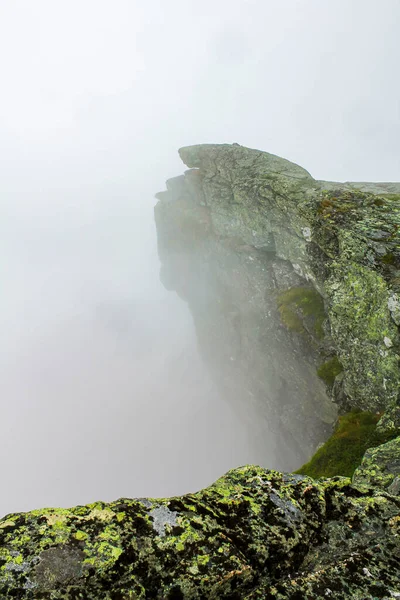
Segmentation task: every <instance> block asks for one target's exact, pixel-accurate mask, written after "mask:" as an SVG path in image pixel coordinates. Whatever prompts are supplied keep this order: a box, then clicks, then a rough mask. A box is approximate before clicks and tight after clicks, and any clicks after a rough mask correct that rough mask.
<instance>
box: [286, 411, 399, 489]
mask: <svg viewBox="0 0 400 600" xmlns="http://www.w3.org/2000/svg"><path fill="white" fill-rule="evenodd" d="M380 417H381V414H379V413H371V412H367V411H364V412H362V411H358V410H354V411H351V412H349V413H346V414H345V415H342V416H341V417H339V421H338V424H337V426H336V429H335V431H334V433H333V434H332V435H331V437H330V438H329V439H328V440H327V441H326V442H325V444H324V445H323V446H322V447H321V448H320V449H319V450H317V452H316V453H315V454H314V456H313V457H312V459H311V460H310V461H309V462H308V463H306V464H305V465H303V466H302V467H301V468H300V469H298V470H297V471H295V472H296V473H298V474H301V475H308V476H310V477H314V478H320V477H334V476H335V475H342V476H344V477H351V476H352V475H353V473H354V471H355V469H356V468H357V467H358V466H359V465H360V464H361V460H362V458H363V456H364V453H365V452H366V450H367V449H368V448H374V447H376V446H379V445H380V444H384V443H385V442H387V441H388V440H390V439H393V438H394V437H396V435H398V432H397V431H396V432H390V433H387V432H379V431H377V429H376V424H377V422H378V421H379V419H380Z"/></svg>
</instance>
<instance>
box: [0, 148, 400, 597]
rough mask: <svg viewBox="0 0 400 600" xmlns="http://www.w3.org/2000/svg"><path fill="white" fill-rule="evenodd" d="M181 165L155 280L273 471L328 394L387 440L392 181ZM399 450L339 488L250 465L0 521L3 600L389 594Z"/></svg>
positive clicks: (395, 241) (217, 156)
mask: <svg viewBox="0 0 400 600" xmlns="http://www.w3.org/2000/svg"><path fill="white" fill-rule="evenodd" d="M180 155H181V157H182V158H183V160H184V162H185V163H186V164H187V165H188V166H189V167H191V169H190V170H189V171H186V173H185V174H184V175H183V176H180V177H176V178H174V179H171V180H169V181H168V182H167V191H165V192H161V193H159V194H158V198H159V203H158V205H157V207H156V211H155V214H156V223H157V233H158V245H159V252H160V258H161V260H162V271H161V277H162V280H163V282H164V285H165V286H166V287H167V288H168V289H171V290H175V291H176V292H177V293H179V294H180V295H181V296H182V297H183V298H184V299H185V300H186V301H187V302H188V304H189V307H190V309H191V311H192V314H193V318H194V321H195V325H196V330H197V334H198V339H199V346H200V348H201V350H202V353H203V356H204V359H205V360H206V361H207V363H208V365H209V368H210V370H211V372H213V374H214V377H215V379H216V380H217V381H218V383H219V385H220V387H221V389H222V390H224V392H225V394H226V396H227V398H229V399H230V401H231V402H232V403H233V404H234V406H235V407H236V409H237V410H238V411H241V414H242V415H243V418H246V412H247V410H248V406H249V403H252V405H253V406H254V407H255V408H256V409H257V410H258V412H259V416H260V418H259V420H258V422H257V423H256V424H255V425H254V427H255V428H258V429H257V431H255V433H257V432H258V433H260V434H261V435H268V431H270V430H271V429H274V428H279V431H280V432H281V434H282V440H281V442H280V443H279V444H278V446H277V448H276V450H277V454H278V455H279V456H280V460H281V462H282V465H283V468H284V469H291V468H293V467H296V466H299V465H300V464H301V462H304V459H305V458H308V457H309V454H310V453H311V452H312V450H313V449H315V447H316V446H317V445H318V444H319V443H320V442H321V441H323V440H324V439H326V437H327V434H328V433H329V432H330V431H331V429H332V424H333V423H334V421H335V419H336V415H337V407H336V406H335V405H334V404H333V403H332V398H333V399H334V400H336V401H337V403H338V405H339V408H340V410H341V411H343V410H344V409H345V408H346V407H360V408H364V409H370V410H374V411H377V410H379V411H384V414H383V416H382V417H381V419H380V420H379V423H378V425H377V429H378V430H379V431H381V432H389V433H390V432H395V433H394V434H393V435H396V431H397V429H398V428H399V426H400V408H399V404H398V390H399V364H398V363H399V336H398V327H397V326H398V324H399V314H398V310H399V307H398V298H399V294H400V272H399V271H400V262H399V232H398V230H399V228H400V186H399V184H364V183H362V184H361V183H357V184H355V183H354V184H353V183H345V184H337V183H334V182H319V181H316V180H314V179H313V178H312V177H311V175H310V174H309V173H308V172H307V171H305V170H304V169H302V168H301V167H299V166H297V165H294V164H292V163H290V162H289V161H286V160H284V159H281V158H279V157H276V156H273V155H271V154H267V153H263V152H259V151H256V150H250V149H248V148H243V147H241V146H239V145H238V144H234V145H232V146H229V145H219V146H218V145H202V146H194V147H191V148H183V149H181V151H180ZM330 365H331V366H332V365H333V366H334V368H333V367H332V368H330ZM321 367H323V368H321ZM317 370H319V372H320V373H324V378H325V382H326V387H325V384H324V382H323V381H322V380H321V379H319V378H318V376H317ZM399 443H400V438H398V437H397V438H394V439H393V440H391V441H390V442H387V443H385V444H382V445H381V446H378V447H376V448H370V449H369V450H368V451H367V452H366V453H365V455H364V458H363V460H362V463H361V465H360V466H359V467H358V469H357V470H356V471H355V473H354V476H353V480H350V479H347V478H344V477H333V478H332V479H319V480H317V481H314V480H312V479H311V478H309V477H306V476H302V475H294V474H288V473H281V472H277V471H272V470H268V469H264V468H261V467H256V466H245V467H242V468H238V469H233V470H232V471H229V472H228V473H227V474H226V475H225V476H224V477H222V478H221V479H219V480H218V481H217V482H216V483H215V484H214V485H212V486H210V487H208V488H206V489H204V490H202V491H200V492H198V493H195V494H187V495H185V496H182V497H176V498H169V499H152V498H150V499H146V498H139V499H125V498H122V499H119V500H117V501H115V502H111V503H109V504H106V503H103V502H98V503H94V504H90V505H87V506H77V507H74V508H71V509H56V508H49V509H43V510H35V511H32V512H28V513H18V514H10V515H7V516H6V517H5V518H4V519H1V520H0V598H4V599H5V600H7V599H10V600H11V599H19V600H100V599H102V600H144V599H151V598H154V599H158V600H186V599H187V600H189V599H191V600H196V599H199V600H203V599H210V600H212V599H218V598H227V599H231V600H258V599H260V600H261V599H263V600H264V599H267V598H268V599H269V598H271V599H276V600H285V599H292V600H313V599H315V598H332V599H338V600H339V599H341V600H347V599H349V598H352V599H355V600H375V599H377V598H379V599H384V600H385V599H386V600H388V599H391V598H399V597H400V498H399V492H400V462H399V461H400V459H399V456H400V446H399ZM296 461H297V464H295V463H296Z"/></svg>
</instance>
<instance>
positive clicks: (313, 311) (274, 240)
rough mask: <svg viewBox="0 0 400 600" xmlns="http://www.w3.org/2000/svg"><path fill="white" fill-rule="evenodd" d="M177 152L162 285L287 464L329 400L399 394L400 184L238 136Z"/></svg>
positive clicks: (223, 381)
mask: <svg viewBox="0 0 400 600" xmlns="http://www.w3.org/2000/svg"><path fill="white" fill-rule="evenodd" d="M180 156H181V158H182V160H183V161H184V162H185V163H186V165H187V166H189V167H191V169H190V170H189V171H186V173H185V174H184V175H182V176H180V177H176V178H174V179H171V180H169V181H168V182H167V191H166V192H162V193H160V194H158V196H157V197H158V198H159V202H158V204H157V206H156V209H155V215H156V224H157V232H158V240H159V254H160V258H161V261H162V280H163V282H164V284H165V285H166V287H167V288H168V289H173V290H175V291H177V292H178V293H179V294H180V295H181V296H182V297H183V298H185V299H186V300H187V302H188V304H189V307H190V309H191V311H192V314H193V318H194V322H195V324H196V328H197V334H198V339H199V345H200V348H201V351H202V355H203V357H204V360H205V361H206V362H207V363H208V365H209V368H210V370H211V371H212V372H213V373H214V375H215V379H216V380H217V381H218V383H219V385H220V386H221V388H222V389H223V390H224V393H225V395H226V396H227V397H228V398H230V399H231V401H232V402H235V404H236V406H238V407H242V409H243V407H246V406H249V404H251V403H252V404H253V405H255V406H256V407H257V411H258V414H259V416H260V422H261V423H262V427H263V430H264V431H265V432H268V430H269V429H271V428H272V430H275V431H276V430H278V431H280V432H282V436H281V438H280V440H278V442H277V448H276V454H277V456H278V457H280V458H279V461H280V462H278V463H277V465H278V467H279V468H280V469H285V470H292V469H294V468H296V467H298V466H299V465H300V464H301V462H304V461H305V460H306V459H308V458H309V457H310V455H311V454H312V453H313V451H314V449H315V448H316V447H317V446H318V445H319V444H320V443H321V442H322V441H323V440H325V439H326V437H327V435H328V432H330V431H331V430H332V425H333V423H334V421H335V420H336V416H337V408H338V409H339V411H340V412H343V411H345V410H348V409H351V408H360V409H362V410H370V411H387V410H388V409H392V408H393V407H395V406H396V404H397V402H398V395H399V375H400V370H399V348H400V346H399V331H398V325H399V324H400V301H399V298H400V294H399V292H400V246H399V242H400V233H399V228H400V201H399V200H400V184H364V183H357V184H352V183H346V184H341V183H332V182H323V181H316V180H314V179H313V178H312V177H311V175H310V174H309V173H308V172H307V171H305V170H304V169H302V168H301V167H299V166H297V165H295V164H293V163H290V162H289V161H287V160H284V159H282V158H279V157H277V156H273V155H271V154H268V153H266V152H259V151H256V150H250V149H248V148H244V147H242V146H239V145H237V144H234V145H225V144H224V145H201V146H193V147H188V148H182V149H181V150H180ZM321 377H322V379H321ZM332 401H334V402H332Z"/></svg>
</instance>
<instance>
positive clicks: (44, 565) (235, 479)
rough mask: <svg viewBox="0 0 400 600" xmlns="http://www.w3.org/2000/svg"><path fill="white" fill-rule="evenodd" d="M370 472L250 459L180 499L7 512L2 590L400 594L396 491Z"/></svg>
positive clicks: (128, 598)
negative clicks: (298, 469) (319, 472)
mask: <svg viewBox="0 0 400 600" xmlns="http://www.w3.org/2000/svg"><path fill="white" fill-rule="evenodd" d="M390 451H391V450H390ZM390 451H388V452H387V453H386V455H387V457H389V460H391V459H393V455H390ZM390 457H391V458H390ZM362 479H363V482H362V484H359V483H356V484H351V481H350V479H346V478H340V477H336V478H332V479H328V480H325V481H324V480H319V481H317V482H316V481H313V480H312V479H310V478H308V477H304V476H300V475H290V474H282V473H278V472H276V471H269V470H266V469H262V468H260V467H253V466H247V467H243V468H239V469H234V470H232V471H230V472H228V473H227V474H226V475H225V476H224V477H222V478H221V479H220V480H218V481H217V482H216V483H215V484H214V485H212V486H211V487H209V488H207V489H205V490H203V491H201V492H199V493H197V494H188V495H186V496H182V497H179V498H170V499H168V500H154V499H142V498H141V499H136V500H132V499H120V500H117V501H116V502H112V503H110V504H104V503H97V504H91V505H88V506H78V507H76V508H72V509H70V510H63V509H44V510H41V511H33V512H30V513H25V514H15V515H8V517H7V518H6V519H3V520H2V521H0V565H1V566H0V597H1V598H4V599H9V598H10V599H11V598H19V599H26V600H36V599H40V600H45V599H46V600H69V599H71V600H77V599H81V598H82V599H85V600H100V598H101V600H139V599H141V600H142V599H143V600H144V599H147V598H155V599H158V600H167V599H168V600H178V599H180V600H183V599H189V598H190V599H192V600H195V599H198V600H203V599H206V598H207V600H212V599H219V598H229V599H230V600H245V599H247V600H250V599H251V600H255V599H267V598H271V599H273V598H275V599H286V598H290V599H293V600H300V599H301V600H305V599H310V600H314V599H316V598H332V599H338V598H340V599H343V600H348V599H349V598H351V599H354V600H357V599H358V600H366V599H368V600H372V599H374V598H387V599H389V598H398V597H399V595H400V587H399V586H400V577H399V575H400V573H399V571H400V497H399V496H395V495H393V494H391V493H389V491H388V490H387V489H385V487H387V484H388V480H387V479H385V482H384V485H385V487H374V486H371V485H370V483H369V481H366V482H365V477H364V475H363V476H362ZM379 483H381V482H379ZM392 491H393V490H392Z"/></svg>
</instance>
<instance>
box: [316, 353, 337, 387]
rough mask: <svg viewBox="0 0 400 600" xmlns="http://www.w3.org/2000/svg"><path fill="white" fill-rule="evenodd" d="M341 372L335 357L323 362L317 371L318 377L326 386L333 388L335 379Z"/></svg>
mask: <svg viewBox="0 0 400 600" xmlns="http://www.w3.org/2000/svg"><path fill="white" fill-rule="evenodd" d="M342 371H343V365H342V364H341V362H340V360H339V359H338V357H337V356H334V357H333V358H331V359H330V360H327V361H326V362H324V363H323V364H322V365H321V366H320V367H319V368H318V369H317V374H318V377H320V378H321V379H322V381H324V382H325V383H326V385H328V386H330V387H331V386H333V384H334V382H335V379H336V377H337V376H338V375H339V373H341V372H342Z"/></svg>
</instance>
